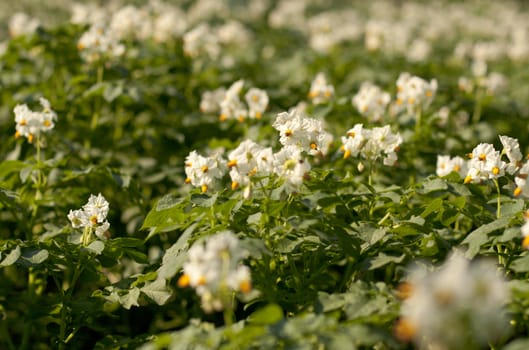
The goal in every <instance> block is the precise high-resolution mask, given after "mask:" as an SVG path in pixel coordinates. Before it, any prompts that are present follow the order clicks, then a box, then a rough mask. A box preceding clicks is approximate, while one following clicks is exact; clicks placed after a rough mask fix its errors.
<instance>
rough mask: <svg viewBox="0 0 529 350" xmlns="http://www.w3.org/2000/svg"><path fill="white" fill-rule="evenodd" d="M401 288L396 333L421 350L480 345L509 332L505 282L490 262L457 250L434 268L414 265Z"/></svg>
mask: <svg viewBox="0 0 529 350" xmlns="http://www.w3.org/2000/svg"><path fill="white" fill-rule="evenodd" d="M403 287H404V288H401V291H403V292H404V293H402V294H403V295H402V296H403V297H405V300H404V301H403V304H402V307H401V315H402V318H401V319H400V321H399V322H398V323H397V325H396V335H397V336H398V337H399V338H401V339H403V340H413V341H415V343H416V344H417V346H418V347H419V348H423V347H424V348H426V347H428V348H435V349H468V348H478V347H479V346H483V345H486V344H487V342H490V341H494V340H495V339H498V337H500V336H501V335H503V334H504V333H505V331H506V330H507V327H506V326H507V322H506V318H505V310H504V305H505V304H506V302H507V301H508V288H507V283H506V282H505V281H504V279H503V278H501V277H500V276H499V275H498V269H497V267H496V265H495V264H494V263H493V262H491V261H487V260H480V261H475V262H472V263H471V262H470V261H469V260H467V259H466V258H464V257H463V256H462V254H461V253H455V254H453V255H452V256H451V257H450V258H449V259H448V260H447V261H446V262H445V263H444V264H443V265H442V266H441V267H440V268H439V269H438V270H436V271H434V272H431V271H427V270H426V269H425V268H415V269H414V270H413V271H412V272H411V273H410V274H409V276H408V279H407V282H405V284H404V285H403Z"/></svg>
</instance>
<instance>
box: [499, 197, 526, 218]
mask: <svg viewBox="0 0 529 350" xmlns="http://www.w3.org/2000/svg"><path fill="white" fill-rule="evenodd" d="M524 204H525V201H524V200H523V199H517V200H514V201H510V202H507V203H504V202H502V204H501V217H513V216H516V215H518V214H520V213H521V212H522V211H523V208H524Z"/></svg>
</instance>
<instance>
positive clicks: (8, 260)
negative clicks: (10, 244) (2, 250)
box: [0, 246, 20, 266]
mask: <svg viewBox="0 0 529 350" xmlns="http://www.w3.org/2000/svg"><path fill="white" fill-rule="evenodd" d="M18 258H20V246H17V247H16V248H15V249H13V250H12V251H11V252H10V253H9V254H7V256H6V257H5V259H4V260H3V261H2V262H1V263H0V266H9V265H13V264H14V263H16V262H17V260H18Z"/></svg>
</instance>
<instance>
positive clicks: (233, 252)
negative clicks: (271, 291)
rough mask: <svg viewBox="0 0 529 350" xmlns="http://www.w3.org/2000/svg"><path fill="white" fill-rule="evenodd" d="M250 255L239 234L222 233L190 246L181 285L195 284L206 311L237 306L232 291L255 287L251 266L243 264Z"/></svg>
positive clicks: (242, 290) (247, 289)
mask: <svg viewBox="0 0 529 350" xmlns="http://www.w3.org/2000/svg"><path fill="white" fill-rule="evenodd" d="M246 257H247V252H246V251H245V250H244V249H241V247H240V244H239V240H238V239H237V236H235V234H233V233H232V232H231V231H222V232H219V233H217V234H215V235H214V236H211V237H208V238H207V239H206V240H205V242H204V241H199V242H196V243H195V244H194V245H193V246H192V247H191V248H190V249H189V251H188V260H187V262H186V263H185V264H184V266H183V270H184V273H183V274H182V276H181V277H180V278H179V279H178V286H179V287H182V288H183V287H193V288H194V289H195V291H196V292H197V294H198V295H199V296H200V298H201V301H202V308H203V309H204V311H206V312H212V311H221V310H224V309H226V308H233V305H232V304H233V297H232V293H233V292H242V293H248V292H250V291H251V289H252V282H251V276H250V269H249V268H248V267H247V266H245V265H241V264H240V262H241V260H242V259H244V258H246Z"/></svg>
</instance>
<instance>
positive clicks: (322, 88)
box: [309, 73, 334, 104]
mask: <svg viewBox="0 0 529 350" xmlns="http://www.w3.org/2000/svg"><path fill="white" fill-rule="evenodd" d="M333 97H334V86H332V85H331V84H328V83H327V79H326V78H325V75H324V74H323V73H318V74H317V75H316V78H314V80H313V81H312V83H311V85H310V91H309V98H310V99H311V100H312V103H314V104H321V103H327V102H329V100H330V99H331V98H333Z"/></svg>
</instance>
